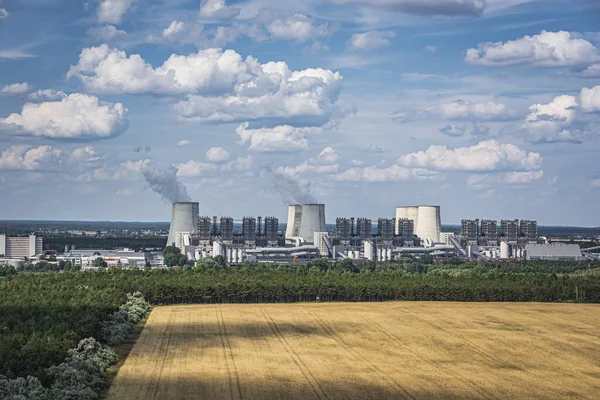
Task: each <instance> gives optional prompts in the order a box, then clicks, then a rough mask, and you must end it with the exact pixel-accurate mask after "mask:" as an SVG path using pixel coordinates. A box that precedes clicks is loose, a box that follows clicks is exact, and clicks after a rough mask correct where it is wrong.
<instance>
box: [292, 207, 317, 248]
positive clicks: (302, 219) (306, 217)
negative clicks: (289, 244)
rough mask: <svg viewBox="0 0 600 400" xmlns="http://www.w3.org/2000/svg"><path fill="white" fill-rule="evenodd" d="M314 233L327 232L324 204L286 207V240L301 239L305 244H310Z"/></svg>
mask: <svg viewBox="0 0 600 400" xmlns="http://www.w3.org/2000/svg"><path fill="white" fill-rule="evenodd" d="M315 232H327V226H326V224H325V204H302V205H300V204H295V205H291V206H289V207H288V219H287V228H286V231H285V237H286V238H287V239H292V238H301V239H302V240H303V241H305V242H312V241H313V240H314V234H315Z"/></svg>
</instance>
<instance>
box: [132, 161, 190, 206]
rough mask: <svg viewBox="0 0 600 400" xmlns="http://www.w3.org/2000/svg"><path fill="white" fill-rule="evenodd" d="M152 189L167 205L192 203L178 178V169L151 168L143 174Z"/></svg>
mask: <svg viewBox="0 0 600 400" xmlns="http://www.w3.org/2000/svg"><path fill="white" fill-rule="evenodd" d="M142 173H143V174H144V178H146V182H148V185H150V188H151V189H152V190H154V191H155V192H156V193H158V194H159V195H160V197H162V199H163V201H164V202H165V203H167V204H171V203H176V202H179V201H191V200H192V199H191V197H190V195H189V194H188V192H187V189H186V187H185V185H184V184H183V183H182V182H181V181H180V180H179V179H178V178H177V168H175V167H174V166H169V167H168V168H163V167H154V166H149V167H148V168H146V169H144V171H143V172H142Z"/></svg>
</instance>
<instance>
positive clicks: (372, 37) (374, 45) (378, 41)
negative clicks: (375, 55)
mask: <svg viewBox="0 0 600 400" xmlns="http://www.w3.org/2000/svg"><path fill="white" fill-rule="evenodd" d="M395 36H396V34H395V33H394V32H393V31H370V32H365V33H355V34H354V35H352V37H351V38H350V40H348V43H346V46H347V47H348V48H349V49H350V50H354V51H371V50H376V49H381V48H383V47H387V46H389V45H390V39H391V38H393V37H395Z"/></svg>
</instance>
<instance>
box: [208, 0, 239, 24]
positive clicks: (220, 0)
mask: <svg viewBox="0 0 600 400" xmlns="http://www.w3.org/2000/svg"><path fill="white" fill-rule="evenodd" d="M239 13H240V9H239V8H237V7H229V6H227V5H226V4H225V0H202V3H201V5H200V17H201V18H205V19H211V20H228V19H231V18H235V17H237V16H238V14H239Z"/></svg>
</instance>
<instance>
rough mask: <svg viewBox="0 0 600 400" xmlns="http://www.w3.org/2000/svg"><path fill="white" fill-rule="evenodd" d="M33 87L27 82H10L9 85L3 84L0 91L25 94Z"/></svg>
mask: <svg viewBox="0 0 600 400" xmlns="http://www.w3.org/2000/svg"><path fill="white" fill-rule="evenodd" d="M32 89H33V88H32V87H31V85H30V84H29V83H27V82H21V83H11V84H10V85H6V86H4V87H3V88H2V89H0V93H3V94H25V93H29V92H31V90H32Z"/></svg>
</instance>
